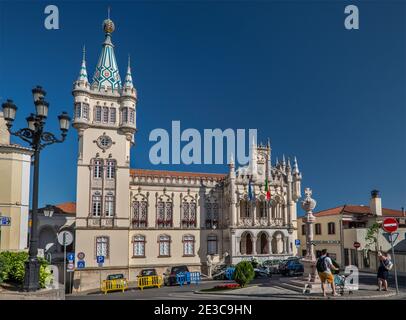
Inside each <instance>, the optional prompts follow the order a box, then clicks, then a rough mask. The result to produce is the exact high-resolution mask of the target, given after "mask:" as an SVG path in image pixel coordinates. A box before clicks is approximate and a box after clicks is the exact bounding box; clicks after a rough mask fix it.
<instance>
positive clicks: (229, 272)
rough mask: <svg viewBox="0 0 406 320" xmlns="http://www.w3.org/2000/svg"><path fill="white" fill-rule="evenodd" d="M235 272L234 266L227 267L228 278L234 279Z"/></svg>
mask: <svg viewBox="0 0 406 320" xmlns="http://www.w3.org/2000/svg"><path fill="white" fill-rule="evenodd" d="M234 272H235V268H233V267H229V268H227V269H226V278H227V279H228V280H233V279H234Z"/></svg>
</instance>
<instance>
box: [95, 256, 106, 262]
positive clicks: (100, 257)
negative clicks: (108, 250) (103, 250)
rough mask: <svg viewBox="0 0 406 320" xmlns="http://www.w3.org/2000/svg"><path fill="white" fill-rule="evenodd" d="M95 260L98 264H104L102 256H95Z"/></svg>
mask: <svg viewBox="0 0 406 320" xmlns="http://www.w3.org/2000/svg"><path fill="white" fill-rule="evenodd" d="M96 260H97V263H98V264H103V263H104V256H97V258H96Z"/></svg>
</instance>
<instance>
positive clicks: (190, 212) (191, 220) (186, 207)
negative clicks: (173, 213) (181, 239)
mask: <svg viewBox="0 0 406 320" xmlns="http://www.w3.org/2000/svg"><path fill="white" fill-rule="evenodd" d="M181 225H182V227H183V228H190V227H196V203H195V202H193V201H190V202H188V201H184V202H183V203H182V219H181Z"/></svg>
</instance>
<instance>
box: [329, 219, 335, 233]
mask: <svg viewBox="0 0 406 320" xmlns="http://www.w3.org/2000/svg"><path fill="white" fill-rule="evenodd" d="M328 234H336V224H335V223H334V222H329V223H328Z"/></svg>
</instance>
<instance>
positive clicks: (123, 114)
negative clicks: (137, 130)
mask: <svg viewBox="0 0 406 320" xmlns="http://www.w3.org/2000/svg"><path fill="white" fill-rule="evenodd" d="M125 122H128V108H123V109H122V110H121V123H125Z"/></svg>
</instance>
